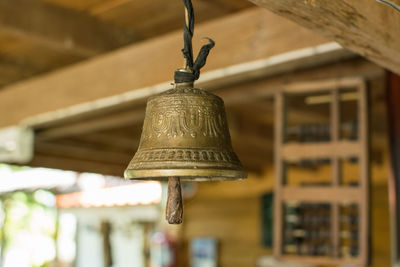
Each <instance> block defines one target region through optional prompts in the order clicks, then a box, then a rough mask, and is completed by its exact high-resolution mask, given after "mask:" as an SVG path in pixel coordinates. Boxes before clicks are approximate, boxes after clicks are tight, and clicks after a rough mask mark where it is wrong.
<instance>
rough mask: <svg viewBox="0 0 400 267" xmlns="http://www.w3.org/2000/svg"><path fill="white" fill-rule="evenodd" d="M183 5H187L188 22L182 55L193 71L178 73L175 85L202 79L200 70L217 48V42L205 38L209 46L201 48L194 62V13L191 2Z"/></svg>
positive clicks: (184, 34)
mask: <svg viewBox="0 0 400 267" xmlns="http://www.w3.org/2000/svg"><path fill="white" fill-rule="evenodd" d="M183 4H184V5H185V9H186V13H187V20H185V25H184V32H183V41H184V47H183V49H182V54H183V56H184V58H185V59H186V68H187V69H189V70H190V71H191V73H190V72H182V71H176V72H175V75H174V80H175V83H182V82H194V81H195V80H197V79H199V77H200V69H201V68H202V67H203V66H204V65H205V64H206V61H207V56H208V54H209V53H210V50H211V49H212V48H213V47H214V46H215V42H214V41H213V40H212V39H210V38H205V39H207V40H208V44H205V45H203V46H202V47H201V49H200V52H199V54H198V56H197V58H196V60H195V61H194V60H193V47H192V39H193V32H194V11H193V5H192V1H191V0H183Z"/></svg>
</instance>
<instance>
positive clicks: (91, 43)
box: [0, 0, 136, 56]
mask: <svg viewBox="0 0 400 267" xmlns="http://www.w3.org/2000/svg"><path fill="white" fill-rule="evenodd" d="M0 31H6V32H9V33H11V34H14V35H17V36H21V37H24V38H29V39H30V40H32V41H34V42H37V43H40V44H43V45H45V46H47V47H50V48H53V49H61V50H70V51H72V52H75V53H76V54H79V55H81V56H92V55H96V54H98V53H100V52H104V51H108V50H111V49H115V48H117V47H120V46H122V45H126V44H128V43H130V42H132V41H134V40H135V39H136V38H135V36H134V34H133V33H132V32H130V31H128V30H123V29H120V28H117V27H115V26H112V25H109V24H106V23H104V22H102V21H100V20H98V19H96V18H95V17H92V16H90V15H88V14H86V13H84V12H79V11H74V10H69V9H66V8H62V7H59V6H56V5H53V4H51V3H46V2H45V1H40V0H2V1H0Z"/></svg>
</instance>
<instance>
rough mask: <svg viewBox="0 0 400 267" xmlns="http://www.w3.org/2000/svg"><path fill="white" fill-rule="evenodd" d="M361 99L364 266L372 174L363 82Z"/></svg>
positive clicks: (361, 242) (361, 224) (361, 186)
mask: <svg viewBox="0 0 400 267" xmlns="http://www.w3.org/2000/svg"><path fill="white" fill-rule="evenodd" d="M358 90H359V95H360V97H359V99H358V121H359V130H358V136H359V137H358V138H359V142H360V150H361V151H360V158H359V161H360V191H361V197H362V201H361V202H360V204H359V210H360V225H359V227H360V235H359V244H360V247H359V248H360V255H359V256H360V258H361V259H362V263H363V265H364V266H367V264H368V260H369V256H368V254H369V253H368V251H369V240H370V239H369V225H370V223H369V221H370V216H369V210H370V201H369V185H370V175H369V169H370V166H369V141H368V139H369V137H368V100H367V88H366V84H365V83H362V84H361V85H360V86H359V88H358Z"/></svg>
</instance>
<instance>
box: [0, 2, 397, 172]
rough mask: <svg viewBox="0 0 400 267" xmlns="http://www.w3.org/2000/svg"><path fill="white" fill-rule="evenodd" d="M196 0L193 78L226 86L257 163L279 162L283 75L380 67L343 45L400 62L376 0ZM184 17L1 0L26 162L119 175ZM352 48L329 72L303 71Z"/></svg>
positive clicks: (246, 155) (152, 6)
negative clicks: (276, 135)
mask: <svg viewBox="0 0 400 267" xmlns="http://www.w3.org/2000/svg"><path fill="white" fill-rule="evenodd" d="M193 2H194V7H195V12H196V29H195V38H194V46H195V50H197V49H198V47H199V46H200V44H201V38H202V37H205V36H210V37H212V38H213V39H215V41H216V43H217V46H216V47H215V49H213V51H212V53H211V55H210V59H209V61H208V63H207V66H206V67H205V68H204V71H203V72H202V76H201V78H200V80H199V81H198V83H197V84H198V86H204V87H207V88H208V89H210V90H215V91H217V93H218V94H220V95H221V96H222V97H223V98H224V100H225V103H226V105H227V108H228V110H229V112H228V114H231V115H230V118H229V122H230V126H231V131H232V138H233V142H234V146H235V149H236V150H238V154H239V157H240V158H241V159H242V161H243V162H244V164H245V166H246V167H247V168H249V169H251V170H260V166H262V165H263V164H265V162H272V150H273V145H272V143H271V141H270V140H271V139H272V136H273V134H272V133H273V131H272V125H273V115H272V110H273V108H272V98H271V96H272V95H273V94H274V92H276V90H279V88H280V86H282V84H283V83H287V82H290V81H293V80H299V81H304V80H306V79H315V78H321V77H328V76H329V75H330V77H332V76H335V75H340V76H346V75H350V74H351V75H354V74H357V75H361V76H364V77H367V78H371V77H381V76H382V73H383V71H382V68H379V67H377V66H376V65H374V64H372V63H368V62H367V61H365V60H363V59H359V58H358V56H357V55H356V54H355V53H353V52H351V51H349V50H346V49H344V48H348V49H350V50H353V51H354V52H356V53H358V54H361V55H362V56H364V57H366V58H367V59H369V60H371V61H373V62H375V63H377V64H378V65H380V66H383V67H386V68H388V69H390V70H391V71H393V72H397V73H400V62H399V61H398V59H399V58H400V56H399V54H400V36H399V35H398V34H397V33H396V29H399V28H400V16H399V15H398V13H396V11H395V10H394V9H391V8H390V7H388V6H386V5H382V4H381V3H375V2H373V3H371V1H367V0H362V1H358V2H357V3H353V1H350V0H341V1H335V4H332V3H331V2H329V1H327V0H326V1H325V0H324V1H302V2H301V3H300V2H297V1H290V0H288V1H281V2H282V3H279V4H278V2H277V1H268V0H266V1H261V0H260V1H259V0H253V1H252V2H254V3H255V4H257V5H260V6H262V7H256V6H255V5H254V4H253V3H251V2H249V1H244V0H229V1H228V0H216V1H209V0H198V1H193ZM303 2H304V3H303ZM263 7H266V8H268V9H271V10H272V11H273V12H275V13H278V14H279V15H282V16H284V17H288V18H289V19H291V20H294V21H295V22H297V23H299V24H301V25H303V26H306V27H308V28H310V29H312V30H315V31H316V32H317V33H315V32H314V31H310V30H309V29H306V28H303V27H302V26H299V25H298V24H296V23H294V22H292V21H289V20H287V19H285V18H282V17H280V16H278V15H276V14H273V13H271V12H269V11H267V10H266V9H265V8H263ZM324 14H328V15H324ZM335 14H337V15H335ZM328 22H332V23H328ZM333 22H335V23H333ZM349 22H350V24H349ZM182 25H183V7H182V3H181V1H178V0H177V1H161V0H151V1H145V2H143V1H138V0H84V1H82V0H72V1H71V0H4V1H1V3H0V114H4V115H3V116H1V117H0V128H1V127H7V126H11V125H24V126H28V127H31V128H32V129H33V130H34V131H35V135H36V137H35V156H34V158H33V160H32V161H31V162H29V163H28V164H29V165H33V166H47V167H54V168H62V169H73V170H77V171H92V172H100V173H104V174H113V175H121V174H122V171H123V169H124V167H125V166H126V164H127V162H128V161H129V160H130V158H131V157H132V155H133V153H134V151H135V150H136V148H137V145H138V141H139V136H140V131H141V125H142V119H143V117H144V106H145V100H146V98H147V97H148V96H150V95H152V94H155V93H158V92H161V91H163V90H165V89H167V88H168V87H169V84H170V81H171V80H172V76H173V71H174V70H175V69H176V68H179V67H180V66H181V65H182V63H183V58H182V55H181V53H180V49H181V47H182V45H183V43H182V31H181V28H182ZM348 25H350V27H347V26H348ZM321 33H322V35H320V34H321ZM334 41H337V42H339V43H340V44H341V45H342V46H343V47H344V48H342V47H341V46H340V45H338V44H337V43H335V42H334ZM348 59H352V61H351V62H350V63H348V64H347V65H345V67H340V68H339V67H336V68H335V67H332V68H330V67H325V70H326V71H327V73H325V72H324V71H322V70H320V71H316V72H315V74H314V75H311V76H310V75H309V74H306V73H305V72H302V71H303V70H305V69H309V68H314V67H320V66H321V67H322V66H326V65H327V64H333V66H335V64H336V63H337V62H344V61H346V60H348ZM339 69H340V70H339ZM346 71H347V73H346ZM288 73H289V74H293V75H291V77H288V75H287V74H288ZM266 79H267V80H266ZM249 81H251V85H250V84H248V82H249ZM235 140H236V141H235ZM243 140H246V142H243ZM241 141H242V142H241ZM260 148H261V149H260Z"/></svg>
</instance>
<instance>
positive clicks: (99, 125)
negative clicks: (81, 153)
mask: <svg viewBox="0 0 400 267" xmlns="http://www.w3.org/2000/svg"><path fill="white" fill-rule="evenodd" d="M143 119H144V110H139V111H136V110H135V111H128V112H125V113H120V114H113V115H107V116H104V117H102V118H96V119H91V120H88V121H83V122H75V123H71V124H67V125H61V126H58V127H54V128H50V129H46V130H43V131H39V132H38V133H37V139H39V140H53V139H58V138H63V137H71V136H78V135H84V134H87V133H92V132H99V131H104V130H109V129H115V128H119V127H123V126H126V125H130V124H135V123H136V122H138V121H141V120H143Z"/></svg>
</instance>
